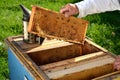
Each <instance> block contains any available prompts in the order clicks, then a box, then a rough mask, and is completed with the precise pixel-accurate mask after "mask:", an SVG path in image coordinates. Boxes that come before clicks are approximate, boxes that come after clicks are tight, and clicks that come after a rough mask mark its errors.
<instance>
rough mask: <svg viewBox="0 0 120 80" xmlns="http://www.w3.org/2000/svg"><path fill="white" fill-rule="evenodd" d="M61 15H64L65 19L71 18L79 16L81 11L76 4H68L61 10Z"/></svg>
mask: <svg viewBox="0 0 120 80" xmlns="http://www.w3.org/2000/svg"><path fill="white" fill-rule="evenodd" d="M60 13H62V14H64V15H65V17H69V16H71V15H76V14H78V13H79V10H78V8H77V6H76V5H75V4H67V5H65V6H64V7H63V8H62V9H61V10H60Z"/></svg>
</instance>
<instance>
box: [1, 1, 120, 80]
mask: <svg viewBox="0 0 120 80" xmlns="http://www.w3.org/2000/svg"><path fill="white" fill-rule="evenodd" d="M77 1H79V0H24V1H23V0H7V1H6V0H0V27H1V28H0V80H6V79H9V75H8V74H9V70H8V62H7V50H6V47H5V44H4V39H5V38H6V37H8V36H14V35H21V34H22V30H23V29H22V11H21V9H20V8H19V5H20V4H23V5H25V6H26V7H27V8H29V9H30V10H31V5H38V6H42V7H45V8H48V9H51V10H55V11H59V10H60V8H61V7H62V6H63V5H65V4H67V3H70V2H71V3H75V2H77ZM111 15H112V16H111ZM119 18H120V13H119V11H113V12H106V13H101V14H94V15H89V16H87V17H85V18H83V19H86V20H88V21H90V24H89V27H88V30H87V36H88V37H90V38H91V39H92V40H93V41H94V42H96V43H97V44H99V45H101V46H102V47H104V48H106V49H107V50H109V51H111V52H113V53H115V54H119V53H120V48H119V47H120V40H119V39H120V34H119V32H120V29H119V28H120V24H119V23H120V20H119Z"/></svg>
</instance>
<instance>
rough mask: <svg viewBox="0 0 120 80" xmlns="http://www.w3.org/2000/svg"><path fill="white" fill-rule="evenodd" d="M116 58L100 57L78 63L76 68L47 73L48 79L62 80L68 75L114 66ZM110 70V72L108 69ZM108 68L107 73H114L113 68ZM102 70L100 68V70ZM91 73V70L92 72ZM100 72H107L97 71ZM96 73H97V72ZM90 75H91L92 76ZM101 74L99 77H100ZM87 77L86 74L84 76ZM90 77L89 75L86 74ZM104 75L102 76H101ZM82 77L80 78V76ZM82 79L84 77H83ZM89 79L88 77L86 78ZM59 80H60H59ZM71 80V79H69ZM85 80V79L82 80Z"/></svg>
mask: <svg viewBox="0 0 120 80" xmlns="http://www.w3.org/2000/svg"><path fill="white" fill-rule="evenodd" d="M114 60H115V59H114V58H112V57H111V56H109V55H106V56H103V57H98V58H95V59H91V60H88V61H84V62H79V63H77V65H76V66H74V67H70V68H66V69H62V70H61V69H60V70H56V71H53V72H50V71H49V72H45V73H46V74H47V75H48V77H49V78H50V79H57V78H60V77H66V76H67V75H70V74H76V73H78V72H82V71H83V72H84V71H87V70H89V69H93V68H97V67H100V66H101V67H102V66H104V65H106V66H107V65H109V64H112V63H113V62H114ZM108 68H110V70H109V69H108ZM108 68H106V70H107V69H108V70H107V71H110V72H111V71H113V69H111V68H112V67H110V66H109V67H108ZM99 69H100V68H99ZM90 71H91V70H90ZM97 71H98V72H104V71H105V70H101V69H100V70H97ZM97 71H96V72H97ZM90 74H92V72H90ZM90 74H89V75H90ZM100 74H101V73H100ZM100 74H99V75H100ZM84 75H85V74H84ZM86 75H88V74H86ZM96 75H97V74H96ZM101 75H102V74H101ZM79 77H80V76H79ZM81 77H82V76H81ZM86 77H87V76H86ZM71 78H72V75H71ZM58 80H59V79H58ZM69 80H70V79H69ZM82 80H83V79H82Z"/></svg>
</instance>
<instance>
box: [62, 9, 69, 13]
mask: <svg viewBox="0 0 120 80" xmlns="http://www.w3.org/2000/svg"><path fill="white" fill-rule="evenodd" d="M68 11H69V10H68V8H63V9H61V10H60V13H62V14H64V13H65V12H68Z"/></svg>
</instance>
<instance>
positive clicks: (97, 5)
mask: <svg viewBox="0 0 120 80" xmlns="http://www.w3.org/2000/svg"><path fill="white" fill-rule="evenodd" d="M75 4H76V6H77V7H78V9H79V16H78V17H85V16H87V15H90V14H95V13H101V12H106V11H114V10H120V3H119V0H84V1H81V2H78V3H75Z"/></svg>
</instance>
